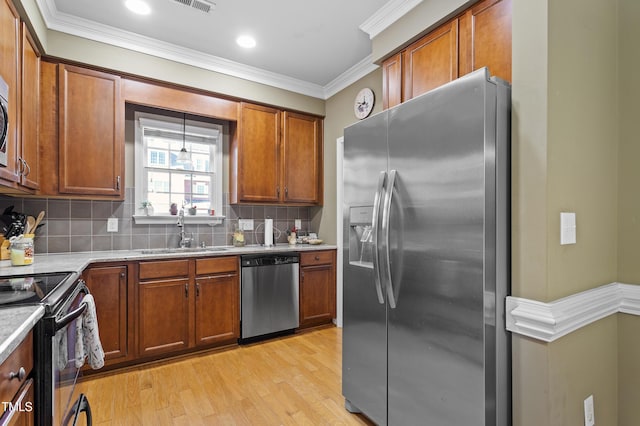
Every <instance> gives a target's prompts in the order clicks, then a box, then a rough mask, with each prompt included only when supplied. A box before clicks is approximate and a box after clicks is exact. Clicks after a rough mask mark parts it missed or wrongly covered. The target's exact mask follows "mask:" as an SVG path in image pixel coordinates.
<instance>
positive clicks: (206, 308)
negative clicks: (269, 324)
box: [83, 250, 336, 367]
mask: <svg viewBox="0 0 640 426" xmlns="http://www.w3.org/2000/svg"><path fill="white" fill-rule="evenodd" d="M335 261H336V252H335V250H317V251H304V252H301V253H300V328H306V327H313V326H317V325H322V324H329V323H331V321H332V320H333V318H335V317H336V266H335ZM83 278H84V279H85V281H86V283H87V286H88V288H89V290H90V291H91V294H93V296H94V298H95V301H96V312H97V315H98V324H99V326H100V338H101V341H102V346H103V349H104V351H105V365H106V366H107V367H113V366H123V365H130V364H133V363H137V362H144V361H147V360H150V359H157V358H160V357H162V356H163V355H173V354H179V353H185V352H188V351H190V350H197V349H200V348H210V347H216V346H222V345H228V344H234V343H236V342H237V339H238V338H239V337H240V272H239V259H238V256H218V257H208V258H192V259H188V258H184V259H167V260H148V261H140V262H127V263H124V264H115V263H114V264H97V265H92V266H90V267H89V268H87V269H86V270H85V271H84V272H83Z"/></svg>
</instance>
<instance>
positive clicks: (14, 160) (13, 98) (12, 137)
mask: <svg viewBox="0 0 640 426" xmlns="http://www.w3.org/2000/svg"><path fill="white" fill-rule="evenodd" d="M19 45H20V16H19V15H18V12H17V11H16V9H15V8H14V7H13V4H12V2H11V0H0V76H2V78H3V79H4V81H5V82H6V83H7V85H8V86H9V98H8V99H7V100H8V104H9V117H8V119H9V125H8V134H7V143H6V145H4V146H1V147H0V156H1V157H4V159H5V161H6V163H5V166H6V167H0V179H3V180H4V181H6V182H9V183H15V182H18V180H19V174H18V141H19V132H18V129H19V127H20V120H19V115H18V114H19V111H20V108H19V106H20V74H19V70H18V63H19V62H18V61H19V54H18V52H19Z"/></svg>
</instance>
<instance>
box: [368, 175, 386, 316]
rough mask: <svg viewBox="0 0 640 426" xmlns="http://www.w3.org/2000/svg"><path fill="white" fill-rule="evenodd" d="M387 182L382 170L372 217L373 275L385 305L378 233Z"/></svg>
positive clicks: (379, 297) (379, 295)
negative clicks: (383, 194)
mask: <svg viewBox="0 0 640 426" xmlns="http://www.w3.org/2000/svg"><path fill="white" fill-rule="evenodd" d="M386 182H387V172H386V171H382V172H380V175H379V177H378V189H377V190H376V196H375V198H374V199H373V217H372V219H371V229H372V230H373V252H374V254H373V275H374V281H375V283H376V292H377V293H378V302H379V303H380V304H381V305H384V295H383V294H382V278H381V277H380V257H379V256H380V254H379V252H378V235H379V228H380V226H379V223H380V220H379V218H380V207H381V205H382V203H381V199H382V192H383V191H384V185H385V183H386Z"/></svg>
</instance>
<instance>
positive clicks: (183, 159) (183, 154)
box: [176, 113, 191, 165]
mask: <svg viewBox="0 0 640 426" xmlns="http://www.w3.org/2000/svg"><path fill="white" fill-rule="evenodd" d="M186 136H187V114H186V113H183V114H182V149H180V153H179V154H178V158H177V159H176V161H177V162H178V163H183V164H185V165H187V164H191V157H190V156H189V153H188V152H187V148H186V146H185V142H186V141H185V139H186Z"/></svg>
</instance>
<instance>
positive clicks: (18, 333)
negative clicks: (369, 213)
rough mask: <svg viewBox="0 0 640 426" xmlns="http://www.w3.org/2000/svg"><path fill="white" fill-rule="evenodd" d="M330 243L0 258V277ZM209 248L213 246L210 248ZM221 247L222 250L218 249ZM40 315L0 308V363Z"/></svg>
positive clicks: (38, 310)
mask: <svg viewBox="0 0 640 426" xmlns="http://www.w3.org/2000/svg"><path fill="white" fill-rule="evenodd" d="M336 248H337V247H336V246H334V245H328V244H320V245H309V244H298V245H295V246H290V245H288V244H281V245H276V246H273V247H263V246H258V245H255V246H246V247H233V246H225V247H213V248H211V247H210V248H209V249H210V250H207V248H205V249H203V250H202V251H187V252H177V253H163V252H160V251H153V249H152V250H113V251H91V252H76V253H54V254H36V255H35V258H34V261H33V264H31V265H27V266H11V261H10V260H2V261H0V276H14V275H27V274H43V273H49V272H77V273H81V272H82V271H83V270H84V269H85V268H86V267H87V266H89V265H90V264H92V263H99V262H124V261H136V260H146V259H172V258H184V257H203V256H235V255H243V254H260V253H284V252H292V251H295V252H303V251H314V250H333V249H336ZM211 249H215V251H214V250H211ZM220 249H223V250H220ZM43 315H44V308H43V307H41V306H16V307H6V308H0V363H1V362H3V361H4V360H5V359H6V358H7V357H8V356H9V354H11V352H12V351H13V350H14V349H15V348H16V347H17V346H18V345H19V344H20V342H22V340H23V339H24V338H25V336H26V335H27V333H28V332H29V331H30V330H31V329H32V328H33V326H34V325H35V324H36V323H37V322H38V320H39V319H40V318H42V316H43Z"/></svg>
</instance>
